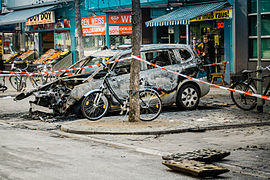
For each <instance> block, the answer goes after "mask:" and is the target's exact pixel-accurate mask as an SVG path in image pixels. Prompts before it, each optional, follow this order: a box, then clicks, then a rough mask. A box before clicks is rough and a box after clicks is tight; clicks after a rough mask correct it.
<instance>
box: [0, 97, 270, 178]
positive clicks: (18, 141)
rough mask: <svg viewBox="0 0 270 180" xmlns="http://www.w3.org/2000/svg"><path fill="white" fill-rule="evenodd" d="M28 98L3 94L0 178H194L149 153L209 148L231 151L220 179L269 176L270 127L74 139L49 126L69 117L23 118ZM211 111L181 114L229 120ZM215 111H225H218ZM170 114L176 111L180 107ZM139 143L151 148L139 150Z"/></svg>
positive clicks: (0, 102) (0, 113) (92, 136)
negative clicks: (50, 119) (15, 98)
mask: <svg viewBox="0 0 270 180" xmlns="http://www.w3.org/2000/svg"><path fill="white" fill-rule="evenodd" d="M29 100H30V98H27V99H25V100H23V101H20V102H14V101H12V98H11V97H6V96H4V97H1V98H0V106H1V108H0V137H1V140H0V162H1V163H0V179H4V180H5V179H12V180H13V179H46V180H47V179H194V178H193V177H190V176H185V175H183V174H179V173H175V172H173V171H171V170H169V169H168V168H167V167H165V166H163V165H162V164H161V156H160V155H154V154H155V153H151V152H155V151H159V152H172V153H175V152H186V151H193V150H197V149H202V148H209V147H210V148H215V149H223V150H228V151H230V152H231V155H230V156H229V157H228V158H226V160H225V161H222V162H221V163H220V165H223V166H225V167H227V168H228V169H229V170H230V172H229V173H226V174H224V175H223V176H221V177H220V179H269V178H270V169H269V167H270V164H269V162H270V143H269V142H270V128H269V126H263V127H249V128H239V129H226V130H219V131H206V132H203V133H198V132H197V133H181V134H171V135H161V136H145V135H144V136H134V135H133V136H124V135H122V136H116V135H114V136H109V135H91V136H86V135H79V136H76V139H71V138H72V137H74V135H72V134H70V137H71V138H60V136H58V135H56V134H54V133H53V132H52V131H51V129H54V130H55V129H59V128H58V125H59V124H60V125H61V123H65V122H55V123H49V122H47V123H45V122H41V121H40V120H35V121H33V120H29V119H28V120H27V119H22V118H20V116H21V115H25V114H26V113H27V111H28V109H29V104H28V101H29ZM212 101H216V100H215V99H213V100H212ZM207 102H209V99H208V100H207ZM208 111H209V112H211V113H212V115H211V113H210V114H208V115H207V118H205V119H202V117H201V116H202V112H203V110H198V111H196V113H193V112H190V113H189V112H184V113H183V112H182V113H181V114H186V115H188V116H189V117H188V118H189V120H198V118H199V120H200V121H201V122H202V123H203V122H204V121H206V120H208V119H211V118H215V119H216V120H217V121H221V120H222V121H223V118H227V121H228V117H230V113H228V112H230V111H228V110H226V111H227V115H228V116H227V117H222V116H224V115H222V112H223V110H222V109H220V110H208ZM217 112H218V113H220V114H221V115H220V116H217V115H218V113H217ZM224 112H225V111H224ZM239 112H240V111H239ZM172 113H174V114H175V115H176V116H178V115H177V114H178V113H177V112H175V111H173V112H172ZM249 113H252V112H249ZM165 114H166V113H165ZM168 114H171V113H168ZM231 114H233V113H231ZM182 116H183V115H182ZM183 117H186V116H183ZM232 117H234V118H237V117H236V116H232ZM249 117H252V118H254V120H255V121H257V120H261V118H260V117H257V116H256V114H253V116H249V115H248V114H246V115H245V114H243V113H242V115H241V118H242V119H243V118H249ZM265 117H268V116H265ZM239 118H240V116H239ZM256 118H257V120H256ZM258 118H259V119H258ZM229 119H230V118H229ZM231 119H232V118H231ZM202 120H204V121H202ZM224 120H226V119H224ZM264 120H266V119H265V118H264ZM26 125H27V126H26ZM29 127H33V128H31V129H39V130H30V129H27V128H29ZM56 131H58V132H59V130H56ZM59 133H61V132H59ZM101 141H103V142H105V143H99V142H101ZM115 144H120V145H121V144H123V147H122V148H121V146H115ZM128 147H135V148H128ZM136 147H137V148H136ZM140 148H144V150H147V153H144V152H143V151H140V150H139V151H138V150H136V149H140Z"/></svg>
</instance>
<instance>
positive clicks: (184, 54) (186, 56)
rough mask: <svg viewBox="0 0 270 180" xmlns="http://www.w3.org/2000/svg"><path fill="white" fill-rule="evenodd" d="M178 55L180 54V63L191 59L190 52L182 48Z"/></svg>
mask: <svg viewBox="0 0 270 180" xmlns="http://www.w3.org/2000/svg"><path fill="white" fill-rule="evenodd" d="M179 53H180V56H181V59H182V61H186V60H188V59H189V58H190V57H191V54H190V52H189V51H188V50H186V49H184V48H182V49H180V50H179Z"/></svg>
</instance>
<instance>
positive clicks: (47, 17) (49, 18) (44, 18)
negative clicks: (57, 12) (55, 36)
mask: <svg viewBox="0 0 270 180" xmlns="http://www.w3.org/2000/svg"><path fill="white" fill-rule="evenodd" d="M54 22H55V17H54V12H53V11H47V12H44V13H42V14H38V15H36V16H33V17H30V18H28V20H27V22H26V23H25V24H26V25H36V24H48V23H54Z"/></svg>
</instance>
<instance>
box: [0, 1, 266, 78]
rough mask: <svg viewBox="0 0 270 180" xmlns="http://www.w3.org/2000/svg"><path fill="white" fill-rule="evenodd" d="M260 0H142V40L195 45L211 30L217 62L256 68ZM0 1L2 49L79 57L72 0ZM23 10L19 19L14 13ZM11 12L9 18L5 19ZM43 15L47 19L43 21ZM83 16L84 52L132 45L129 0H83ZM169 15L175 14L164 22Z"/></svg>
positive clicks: (233, 69) (237, 68)
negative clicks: (62, 52) (59, 51)
mask: <svg viewBox="0 0 270 180" xmlns="http://www.w3.org/2000/svg"><path fill="white" fill-rule="evenodd" d="M256 1H257V0H247V1H242V0H213V1H209V0H208V1H206V0H141V8H142V21H143V24H142V27H143V29H142V31H143V34H142V38H143V44H149V43H185V44H192V45H194V44H199V43H200V42H202V38H203V36H204V35H209V36H210V39H211V40H212V41H213V42H214V44H215V55H216V56H215V60H214V61H215V62H222V61H228V62H229V65H230V72H231V73H236V72H239V71H241V70H243V69H255V67H256V61H257V59H256V58H257V49H256V47H257V46H256V38H257V34H256V17H257V13H256ZM260 1H261V7H262V9H261V12H262V64H263V66H266V65H267V64H269V61H270V55H269V54H270V53H269V49H270V48H269V44H270V43H269V42H270V28H269V27H270V26H269V25H268V24H269V21H270V8H269V7H270V5H269V3H268V0H260ZM2 6H3V7H2V14H1V15H0V32H2V33H1V36H2V41H3V43H2V46H3V47H2V48H1V49H2V50H3V53H2V54H4V55H6V54H10V53H12V51H13V50H18V49H25V50H28V49H32V50H35V51H36V54H37V56H40V55H42V54H43V53H44V52H45V51H46V50H48V49H51V48H54V49H62V50H70V51H71V52H72V54H73V61H74V62H75V61H76V52H77V42H76V36H77V33H76V26H75V9H74V2H73V1H72V0H57V1H53V0H43V1H40V0H25V1H20V0H8V1H7V0H2ZM205 10H206V11H205ZM28 11H31V12H28ZM185 11H188V12H191V13H190V15H189V16H188V15H187V14H185V16H184V17H182V16H181V17H180V15H181V14H183V12H185ZM20 12H22V14H21V15H22V16H21V18H18V17H16V18H15V16H13V17H12V14H15V15H16V13H20ZM9 14H10V15H11V19H9V20H7V19H6V18H1V17H3V16H6V15H9ZM41 17H43V20H39V19H41ZM45 17H48V18H45ZM49 17H51V19H50V18H49ZM81 17H82V19H81V20H82V26H83V43H84V48H85V54H86V55H89V54H91V53H92V52H93V51H96V50H98V49H100V48H101V47H104V46H107V47H108V48H112V47H115V46H118V45H121V44H131V40H132V38H131V37H132V36H131V35H132V22H131V1H130V0H115V1H110V0H95V1H94V0H82V1H81ZM12 18H14V19H12ZM165 18H171V19H169V20H168V21H165V20H164V19H165ZM5 19H6V20H5ZM22 19H23V20H22ZM11 45H12V48H11Z"/></svg>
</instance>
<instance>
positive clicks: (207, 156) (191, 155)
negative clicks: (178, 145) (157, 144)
mask: <svg viewBox="0 0 270 180" xmlns="http://www.w3.org/2000/svg"><path fill="white" fill-rule="evenodd" d="M229 155H230V152H228V151H222V150H216V149H200V150H195V151H192V152H186V153H174V154H169V155H166V156H162V159H163V160H175V161H181V160H184V159H186V160H195V161H202V162H216V161H220V160H222V159H223V158H225V157H227V156H229Z"/></svg>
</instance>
